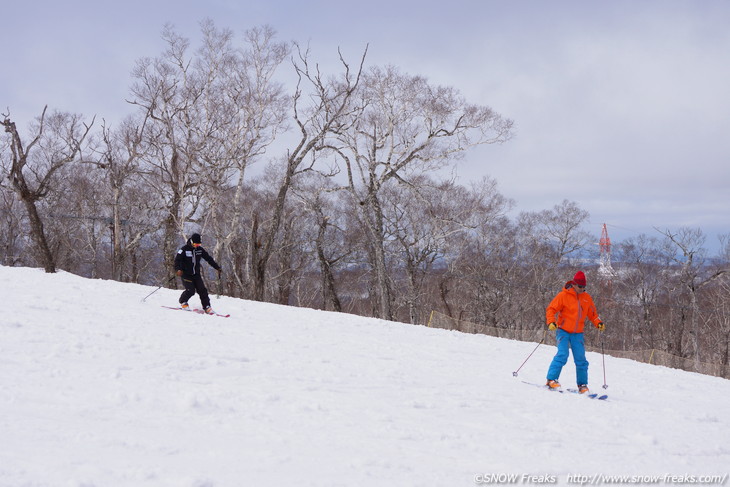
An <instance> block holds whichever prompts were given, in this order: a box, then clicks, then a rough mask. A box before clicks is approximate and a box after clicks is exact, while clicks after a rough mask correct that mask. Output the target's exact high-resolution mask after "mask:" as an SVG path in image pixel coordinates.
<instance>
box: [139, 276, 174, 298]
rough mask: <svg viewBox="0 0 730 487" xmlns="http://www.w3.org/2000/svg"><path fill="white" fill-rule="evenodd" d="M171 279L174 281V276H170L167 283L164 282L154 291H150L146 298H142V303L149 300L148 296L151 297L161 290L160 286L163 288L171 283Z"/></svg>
mask: <svg viewBox="0 0 730 487" xmlns="http://www.w3.org/2000/svg"><path fill="white" fill-rule="evenodd" d="M173 279H175V276H172V277H171V278H170V279H168V280H167V281H165V282H163V283H162V284H160V285H159V286H158V287H157V289H155V290H154V291H152V292H151V293H149V294H148V295H147V296H145V297H144V298H142V301H143V302H144V301H145V300H146V299H147V298H149V297H150V296H152V295H153V294H155V293H156V292H157V291H159V290H160V289H161V288H162V286H164V285H165V284H167V283H169V282H172V280H173Z"/></svg>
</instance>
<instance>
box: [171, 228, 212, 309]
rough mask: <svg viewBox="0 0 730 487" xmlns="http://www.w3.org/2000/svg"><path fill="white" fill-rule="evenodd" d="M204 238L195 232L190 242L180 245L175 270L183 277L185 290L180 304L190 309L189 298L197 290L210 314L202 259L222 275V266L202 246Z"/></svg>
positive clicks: (204, 307)
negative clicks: (201, 263)
mask: <svg viewBox="0 0 730 487" xmlns="http://www.w3.org/2000/svg"><path fill="white" fill-rule="evenodd" d="M201 243H202V240H201V238H200V234H199V233H194V234H192V235H191V236H190V238H189V239H188V242H187V243H186V244H185V245H183V246H182V247H180V250H178V251H177V255H176V256H175V271H176V274H177V275H178V276H180V277H181V278H182V283H183V286H185V291H183V293H182V294H181V295H180V300H179V301H180V306H181V307H182V308H183V309H188V308H189V307H190V306H189V305H188V299H190V298H192V297H193V295H194V294H195V292H196V291H197V292H198V294H199V295H200V303H201V304H202V305H203V309H204V310H205V312H206V313H208V314H213V309H212V308H211V307H210V297H209V296H208V290H207V289H206V287H205V283H204V282H203V277H202V276H201V275H200V259H205V260H206V261H207V262H208V264H210V265H211V267H213V268H214V269H215V270H217V271H218V274H219V275H220V272H221V266H219V265H218V263H217V262H216V261H215V260H214V259H213V257H211V256H210V254H208V252H206V251H205V249H204V248H203V247H201Z"/></svg>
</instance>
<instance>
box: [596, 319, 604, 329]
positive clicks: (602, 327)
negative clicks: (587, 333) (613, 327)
mask: <svg viewBox="0 0 730 487" xmlns="http://www.w3.org/2000/svg"><path fill="white" fill-rule="evenodd" d="M596 328H598V331H603V330H605V329H606V325H604V324H603V322H602V321H601V322H599V323H598V324H597V325H596Z"/></svg>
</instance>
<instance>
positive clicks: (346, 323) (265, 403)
mask: <svg viewBox="0 0 730 487" xmlns="http://www.w3.org/2000/svg"><path fill="white" fill-rule="evenodd" d="M0 286H1V288H2V290H3V295H4V297H5V298H6V299H5V300H4V302H5V307H4V309H3V310H2V311H0V486H175V487H177V486H190V487H202V486H281V485H297V486H305V485H309V486H333V485H347V486H353V485H367V486H370V485H372V486H390V485H392V486H408V485H414V486H415V485H418V486H423V485H428V486H469V485H478V484H482V483H487V481H492V480H497V479H500V478H501V479H502V480H505V479H506V478H507V477H500V476H502V475H508V474H518V479H517V483H520V484H528V483H531V482H534V481H537V480H541V478H540V477H541V476H542V480H548V481H551V480H554V481H556V482H557V483H560V484H565V483H567V482H568V481H569V480H571V481H574V480H577V479H580V478H579V477H576V476H577V475H585V476H610V475H628V476H634V475H636V476H647V479H648V476H659V477H663V476H665V475H676V476H695V477H697V478H698V477H700V476H710V475H720V476H724V475H727V473H728V471H729V470H730V401H729V400H728V399H730V381H727V380H723V379H719V378H715V377H708V376H701V375H697V374H691V373H686V372H681V371H677V370H672V369H667V368H660V367H653V366H650V365H645V364H639V363H635V362H631V361H627V360H620V359H614V358H611V357H606V373H607V382H608V385H609V388H608V391H607V392H608V393H609V394H610V398H609V400H608V401H605V402H604V401H596V400H591V399H588V398H586V397H582V396H578V395H574V394H557V393H553V392H550V391H546V390H543V389H540V388H537V387H530V386H528V385H526V384H523V383H522V381H523V380H524V381H530V382H538V383H539V382H542V381H543V380H544V375H545V371H546V369H547V366H548V363H549V361H550V359H551V357H552V355H553V354H554V351H555V350H554V348H552V347H549V346H542V347H540V348H539V349H538V351H537V352H536V353H535V355H534V356H533V357H532V358H531V359H530V361H529V362H528V363H527V365H526V366H525V367H524V368H523V369H522V371H521V372H520V376H519V377H518V378H515V377H513V376H512V371H514V370H515V369H516V368H517V367H518V366H519V365H520V364H521V363H522V361H523V360H524V359H525V357H527V355H528V354H529V353H530V352H531V351H532V350H533V349H534V348H535V344H534V343H522V342H516V341H508V340H501V339H496V338H492V337H487V336H475V335H464V334H460V333H456V332H448V331H443V330H434V329H428V328H424V327H418V326H410V325H405V324H398V323H390V322H385V321H382V320H375V319H367V318H360V317H356V316H351V315H345V314H337V313H328V312H322V311H315V310H308V309H299V308H290V307H283V306H275V305H271V304H262V303H254V302H250V301H243V300H238V299H232V298H226V297H223V298H221V299H213V305H214V307H215V308H217V309H218V310H219V311H224V312H228V313H231V315H232V316H231V317H230V318H218V317H210V316H202V315H197V314H194V313H187V312H183V311H174V310H169V309H164V308H162V307H161V305H163V304H167V305H175V304H176V303H177V296H178V292H177V291H170V290H166V289H162V290H160V291H159V292H157V293H155V294H153V295H152V296H151V297H150V298H148V299H147V301H146V302H144V303H143V302H142V301H141V300H142V298H143V297H144V296H145V295H146V294H148V293H149V292H150V291H152V290H153V289H154V288H152V287H146V286H138V285H131V284H122V283H117V282H112V281H103V280H89V279H83V278H80V277H77V276H74V275H71V274H67V273H63V272H61V273H58V274H55V275H48V274H45V273H43V272H42V271H40V270H37V269H27V268H8V267H0ZM192 301H193V302H196V303H197V297H195V298H193V300H192ZM607 333H610V329H609V331H607ZM589 360H590V361H591V363H592V364H591V369H590V371H591V386H592V388H593V389H594V390H596V391H598V390H601V384H602V383H603V373H602V367H601V357H600V355H595V354H589ZM561 379H562V382H563V384H564V385H572V382H574V380H575V374H574V370H573V367H572V362H569V364H568V366H567V367H566V368H565V369H564V371H563V376H562V377H561ZM525 475H534V476H536V477H537V478H535V479H530V478H526V477H523V476H525ZM569 476H570V477H569ZM605 478H607V477H604V480H605ZM647 479H645V480H647ZM633 480H637V479H633ZM670 480H671V479H670Z"/></svg>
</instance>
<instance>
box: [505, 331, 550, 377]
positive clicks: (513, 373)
mask: <svg viewBox="0 0 730 487" xmlns="http://www.w3.org/2000/svg"><path fill="white" fill-rule="evenodd" d="M546 336H547V330H545V333H543V334H542V340H540V343H538V344H537V347H535V350H533V351H532V352H531V353H530V355H528V356H527V358H526V359H525V361H524V362H522V365H520V367H519V368H518V369H517V370H515V371H514V372H512V376H513V377H517V373H518V372H519V371H520V369H522V367H524V366H525V364H526V363H527V361H528V360H530V357H532V354H533V353H535V352H536V351H537V349H538V347H539V346H540V345H542V344H543V343H544V342H545V337H546Z"/></svg>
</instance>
